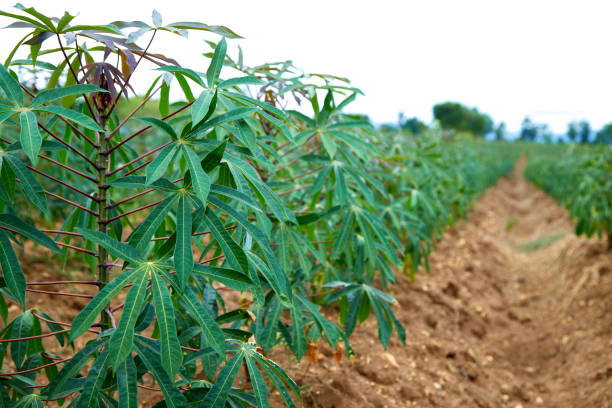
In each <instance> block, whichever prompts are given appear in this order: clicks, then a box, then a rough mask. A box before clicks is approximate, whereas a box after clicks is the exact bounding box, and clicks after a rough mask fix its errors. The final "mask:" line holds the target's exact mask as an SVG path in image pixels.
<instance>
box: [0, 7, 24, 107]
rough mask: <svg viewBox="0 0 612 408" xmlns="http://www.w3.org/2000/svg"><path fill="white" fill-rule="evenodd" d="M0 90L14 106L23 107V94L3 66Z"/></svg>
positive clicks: (0, 70) (0, 72) (0, 76)
mask: <svg viewBox="0 0 612 408" xmlns="http://www.w3.org/2000/svg"><path fill="white" fill-rule="evenodd" d="M2 15H4V13H2ZM0 88H2V90H3V91H4V93H5V94H6V96H7V97H8V98H9V100H10V101H11V102H13V103H14V104H15V105H16V106H19V107H21V106H23V92H22V91H21V87H20V86H19V82H17V81H16V80H15V78H13V76H12V75H11V74H10V73H9V71H8V70H7V69H6V68H5V67H4V66H0Z"/></svg>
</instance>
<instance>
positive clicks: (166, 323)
mask: <svg viewBox="0 0 612 408" xmlns="http://www.w3.org/2000/svg"><path fill="white" fill-rule="evenodd" d="M151 283H152V284H153V286H152V290H151V291H152V293H153V303H154V304H155V315H156V317H157V325H158V327H159V333H160V342H161V361H162V365H163V367H164V368H165V370H166V372H167V373H168V377H170V378H174V376H175V375H176V373H177V372H178V370H179V368H180V367H181V363H182V361H183V353H182V351H181V347H180V343H179V340H178V337H177V335H176V324H175V316H174V307H173V306H172V300H171V297H170V292H169V291H168V288H167V287H166V284H165V283H164V282H163V281H162V280H161V278H160V277H159V276H158V274H157V273H152V274H151ZM128 360H129V359H128Z"/></svg>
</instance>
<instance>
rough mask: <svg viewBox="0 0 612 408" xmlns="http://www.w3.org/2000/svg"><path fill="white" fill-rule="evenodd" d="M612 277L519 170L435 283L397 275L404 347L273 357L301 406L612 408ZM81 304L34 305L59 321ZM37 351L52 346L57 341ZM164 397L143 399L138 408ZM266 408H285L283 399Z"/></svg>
mask: <svg viewBox="0 0 612 408" xmlns="http://www.w3.org/2000/svg"><path fill="white" fill-rule="evenodd" d="M28 265H29V266H28V267H27V268H25V269H26V274H27V275H28V280H51V279H57V278H59V279H66V276H63V277H60V276H61V275H59V272H53V271H52V272H51V273H49V272H43V271H44V270H48V267H49V265H47V264H45V263H44V262H43V261H42V260H41V261H40V262H38V263H37V262H31V261H30V262H29V263H28ZM83 269H86V268H83ZM58 270H59V268H58ZM611 271H612V252H610V251H607V252H606V251H605V245H604V243H603V242H602V241H598V240H595V239H592V240H587V239H584V238H578V237H576V236H575V235H574V234H573V224H572V223H571V222H570V221H569V219H568V216H567V212H566V211H565V210H564V209H562V208H559V207H558V206H557V204H556V203H555V202H554V201H553V200H552V199H551V198H550V197H548V196H546V195H545V194H544V193H543V192H541V191H540V190H538V189H536V188H535V187H534V186H533V185H531V184H530V183H528V182H527V181H526V180H525V179H524V177H523V175H522V164H519V166H518V167H517V169H516V170H515V171H514V172H513V173H512V174H511V175H510V176H509V177H508V178H505V179H502V180H500V181H499V183H498V184H497V185H496V186H495V187H493V188H491V189H489V190H488V191H487V192H486V193H485V194H484V195H483V197H482V198H481V199H480V200H479V202H478V203H477V204H476V205H475V207H474V210H473V211H472V213H471V214H470V217H469V220H467V221H463V222H460V223H458V224H457V225H456V226H455V227H454V228H452V229H450V230H449V231H447V232H446V234H445V235H444V238H443V240H442V241H441V242H440V243H439V244H438V247H437V250H436V251H435V253H434V254H433V255H432V256H431V272H430V274H429V275H426V274H425V273H424V272H423V273H418V274H417V278H416V282H415V283H410V281H409V279H408V278H407V277H405V276H403V275H401V273H400V272H398V275H400V276H399V284H397V285H395V286H393V287H391V293H392V294H393V295H394V296H395V298H396V299H397V301H398V303H397V304H396V305H395V306H394V308H393V310H394V313H396V315H397V317H398V318H399V320H400V321H401V322H402V323H403V324H404V325H405V327H406V331H407V344H406V346H403V345H402V344H401V343H400V342H399V340H398V339H397V337H395V334H394V337H393V338H392V340H391V342H390V344H389V347H388V348H387V350H383V348H382V346H381V345H380V343H379V341H378V338H377V329H376V322H375V320H374V318H373V317H370V319H368V321H366V322H365V323H364V324H363V325H362V326H360V327H358V328H357V330H356V331H355V333H354V334H353V336H352V337H351V345H352V346H353V348H354V350H355V352H356V355H355V357H354V358H353V359H352V360H350V361H347V360H346V359H343V360H342V361H341V362H340V364H337V363H336V362H335V359H334V352H333V350H331V349H330V348H329V347H327V345H325V344H323V343H322V342H321V343H320V344H319V354H318V357H319V361H318V362H317V363H316V364H313V363H310V362H309V361H308V359H307V358H304V359H303V360H302V361H301V362H300V363H297V362H295V360H293V359H290V356H289V354H288V353H287V352H286V351H285V350H283V349H282V348H278V349H275V350H273V351H272V352H271V353H270V355H269V357H270V358H271V359H273V360H275V361H277V362H279V363H280V364H281V366H283V367H285V368H287V369H288V371H289V374H290V375H291V377H292V378H294V379H295V380H296V381H297V382H298V384H299V385H300V386H302V388H303V392H302V396H303V398H304V403H305V406H306V407H313V408H332V407H334V408H341V407H351V408H354V407H376V408H378V407H389V408H391V407H508V408H519V407H523V408H528V407H585V408H586V407H589V408H591V407H595V408H599V407H612V313H611V312H612V297H610V293H612V273H610V272H611ZM79 275H80V274H79V273H78V272H74V273H73V275H72V276H71V277H70V278H72V279H83V277H82V276H79ZM35 278H36V279H35ZM85 279H86V278H85ZM44 289H49V290H63V291H71V290H74V291H75V292H76V291H77V289H78V290H79V293H83V288H82V287H79V288H66V287H65V286H64V287H45V288H44ZM89 289H92V288H89ZM91 293H92V294H93V293H95V290H94V291H91ZM67 299H68V300H67ZM86 302H87V299H79V298H65V297H57V298H53V297H50V296H48V295H40V294H36V293H29V295H28V303H29V304H30V305H32V306H33V307H37V308H39V309H40V310H44V311H51V312H50V314H52V316H53V317H54V318H56V319H58V320H61V321H65V322H69V321H71V320H72V319H73V317H74V315H75V314H76V313H77V311H78V310H80V309H81V308H82V307H83V306H84V304H85V303H86ZM17 309H18V308H17V307H16V306H11V313H10V314H11V317H13V316H15V315H16V314H17V313H18V310H17ZM324 313H325V314H326V315H327V316H328V317H329V318H330V319H331V320H332V321H335V320H336V318H337V313H336V311H335V310H325V311H324ZM78 341H79V342H83V343H84V342H85V339H79V340H78ZM45 344H46V345H48V346H49V349H50V350H53V348H55V347H57V346H56V344H57V343H56V342H54V340H53V339H52V338H49V339H45ZM77 346H82V344H78V345H77ZM55 351H56V352H57V353H58V354H64V353H67V355H71V351H70V350H61V351H60V350H55ZM4 368H5V369H10V368H11V367H8V366H7V367H4ZM148 380H149V379H148ZM42 381H43V382H44V380H42ZM145 385H147V386H153V387H155V386H156V385H154V384H153V383H152V382H151V381H147V382H146V384H145ZM273 394H274V392H273ZM160 398H161V394H160V393H158V392H155V391H148V390H145V389H141V390H140V406H143V407H145V406H151V405H152V403H153V402H154V401H157V400H159V399H160ZM272 401H273V405H274V406H282V405H281V403H280V398H278V396H275V395H272Z"/></svg>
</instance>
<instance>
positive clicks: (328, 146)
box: [319, 132, 338, 159]
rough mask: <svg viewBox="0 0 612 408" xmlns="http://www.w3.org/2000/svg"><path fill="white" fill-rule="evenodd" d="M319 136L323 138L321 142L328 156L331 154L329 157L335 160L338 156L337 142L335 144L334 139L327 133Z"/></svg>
mask: <svg viewBox="0 0 612 408" xmlns="http://www.w3.org/2000/svg"><path fill="white" fill-rule="evenodd" d="M319 136H321V141H322V142H323V147H325V150H326V151H327V154H329V157H331V158H332V159H333V158H334V156H335V155H336V151H337V150H338V146H336V142H334V139H332V138H331V137H330V136H329V135H328V134H327V133H325V132H321V133H319Z"/></svg>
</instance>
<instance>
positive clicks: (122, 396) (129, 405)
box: [117, 357, 138, 408]
mask: <svg viewBox="0 0 612 408" xmlns="http://www.w3.org/2000/svg"><path fill="white" fill-rule="evenodd" d="M136 374H137V373H136V364H134V360H133V359H132V358H131V357H128V358H126V359H125V361H124V362H123V363H122V364H121V365H120V366H119V368H117V391H118V394H119V407H118V408H138V383H137V382H136Z"/></svg>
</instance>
